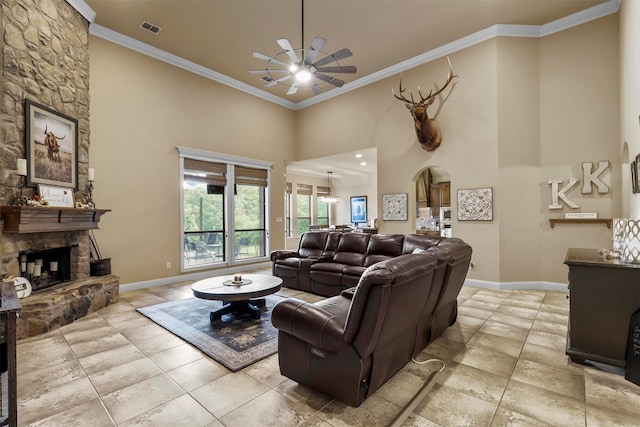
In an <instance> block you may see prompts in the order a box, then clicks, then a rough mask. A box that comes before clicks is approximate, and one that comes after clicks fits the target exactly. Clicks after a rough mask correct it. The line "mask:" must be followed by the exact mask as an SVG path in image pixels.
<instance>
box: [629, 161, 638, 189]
mask: <svg viewBox="0 0 640 427" xmlns="http://www.w3.org/2000/svg"><path fill="white" fill-rule="evenodd" d="M629 166H630V167H631V192H632V193H637V192H638V178H637V177H636V175H637V173H638V170H637V169H636V161H635V160H633V161H632V162H631V164H630V165H629Z"/></svg>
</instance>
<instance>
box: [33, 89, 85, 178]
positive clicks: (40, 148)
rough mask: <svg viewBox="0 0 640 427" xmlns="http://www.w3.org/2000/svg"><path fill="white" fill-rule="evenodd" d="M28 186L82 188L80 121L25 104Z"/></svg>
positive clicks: (38, 105)
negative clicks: (79, 151)
mask: <svg viewBox="0 0 640 427" xmlns="http://www.w3.org/2000/svg"><path fill="white" fill-rule="evenodd" d="M25 113H26V114H25V117H26V127H25V132H26V142H27V145H26V149H27V183H28V184H29V185H36V184H45V185H54V186H59V187H67V188H75V189H77V188H78V121H77V120H75V119H73V118H71V117H69V116H66V115H64V114H61V113H58V112H56V111H54V110H52V109H50V108H48V107H45V106H44V105H40V104H37V103H35V102H33V101H31V100H28V99H27V100H26V102H25Z"/></svg>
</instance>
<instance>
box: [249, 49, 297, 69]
mask: <svg viewBox="0 0 640 427" xmlns="http://www.w3.org/2000/svg"><path fill="white" fill-rule="evenodd" d="M253 57H254V58H258V59H264V60H265V61H271V62H275V63H276V64H280V65H284V66H285V67H288V66H289V65H290V64H287V63H286V62H284V61H280V60H279V59H276V58H274V57H272V56H269V55H265V54H264V53H260V52H253Z"/></svg>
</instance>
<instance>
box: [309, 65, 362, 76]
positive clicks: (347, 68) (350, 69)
mask: <svg viewBox="0 0 640 427" xmlns="http://www.w3.org/2000/svg"><path fill="white" fill-rule="evenodd" d="M316 70H318V71H319V72H321V73H348V74H355V73H356V72H357V71H358V70H357V69H356V67H354V66H353V65H342V66H337V67H320V68H316Z"/></svg>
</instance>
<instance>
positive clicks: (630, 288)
mask: <svg viewBox="0 0 640 427" xmlns="http://www.w3.org/2000/svg"><path fill="white" fill-rule="evenodd" d="M564 263H565V264H566V265H568V266H569V299H570V302H569V305H570V312H569V330H568V333H567V351H566V352H567V355H569V357H570V358H571V360H572V361H574V362H577V363H584V361H585V360H587V359H588V360H592V361H595V362H601V363H606V364H608V365H612V366H618V367H622V368H623V367H625V363H626V362H625V355H626V350H627V338H628V333H629V322H630V320H631V315H633V313H634V312H636V311H637V310H638V309H640V265H639V264H627V263H624V262H621V261H617V260H606V259H603V258H602V257H600V256H599V255H598V251H597V249H575V248H571V249H569V250H568V251H567V256H566V258H565V261H564Z"/></svg>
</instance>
